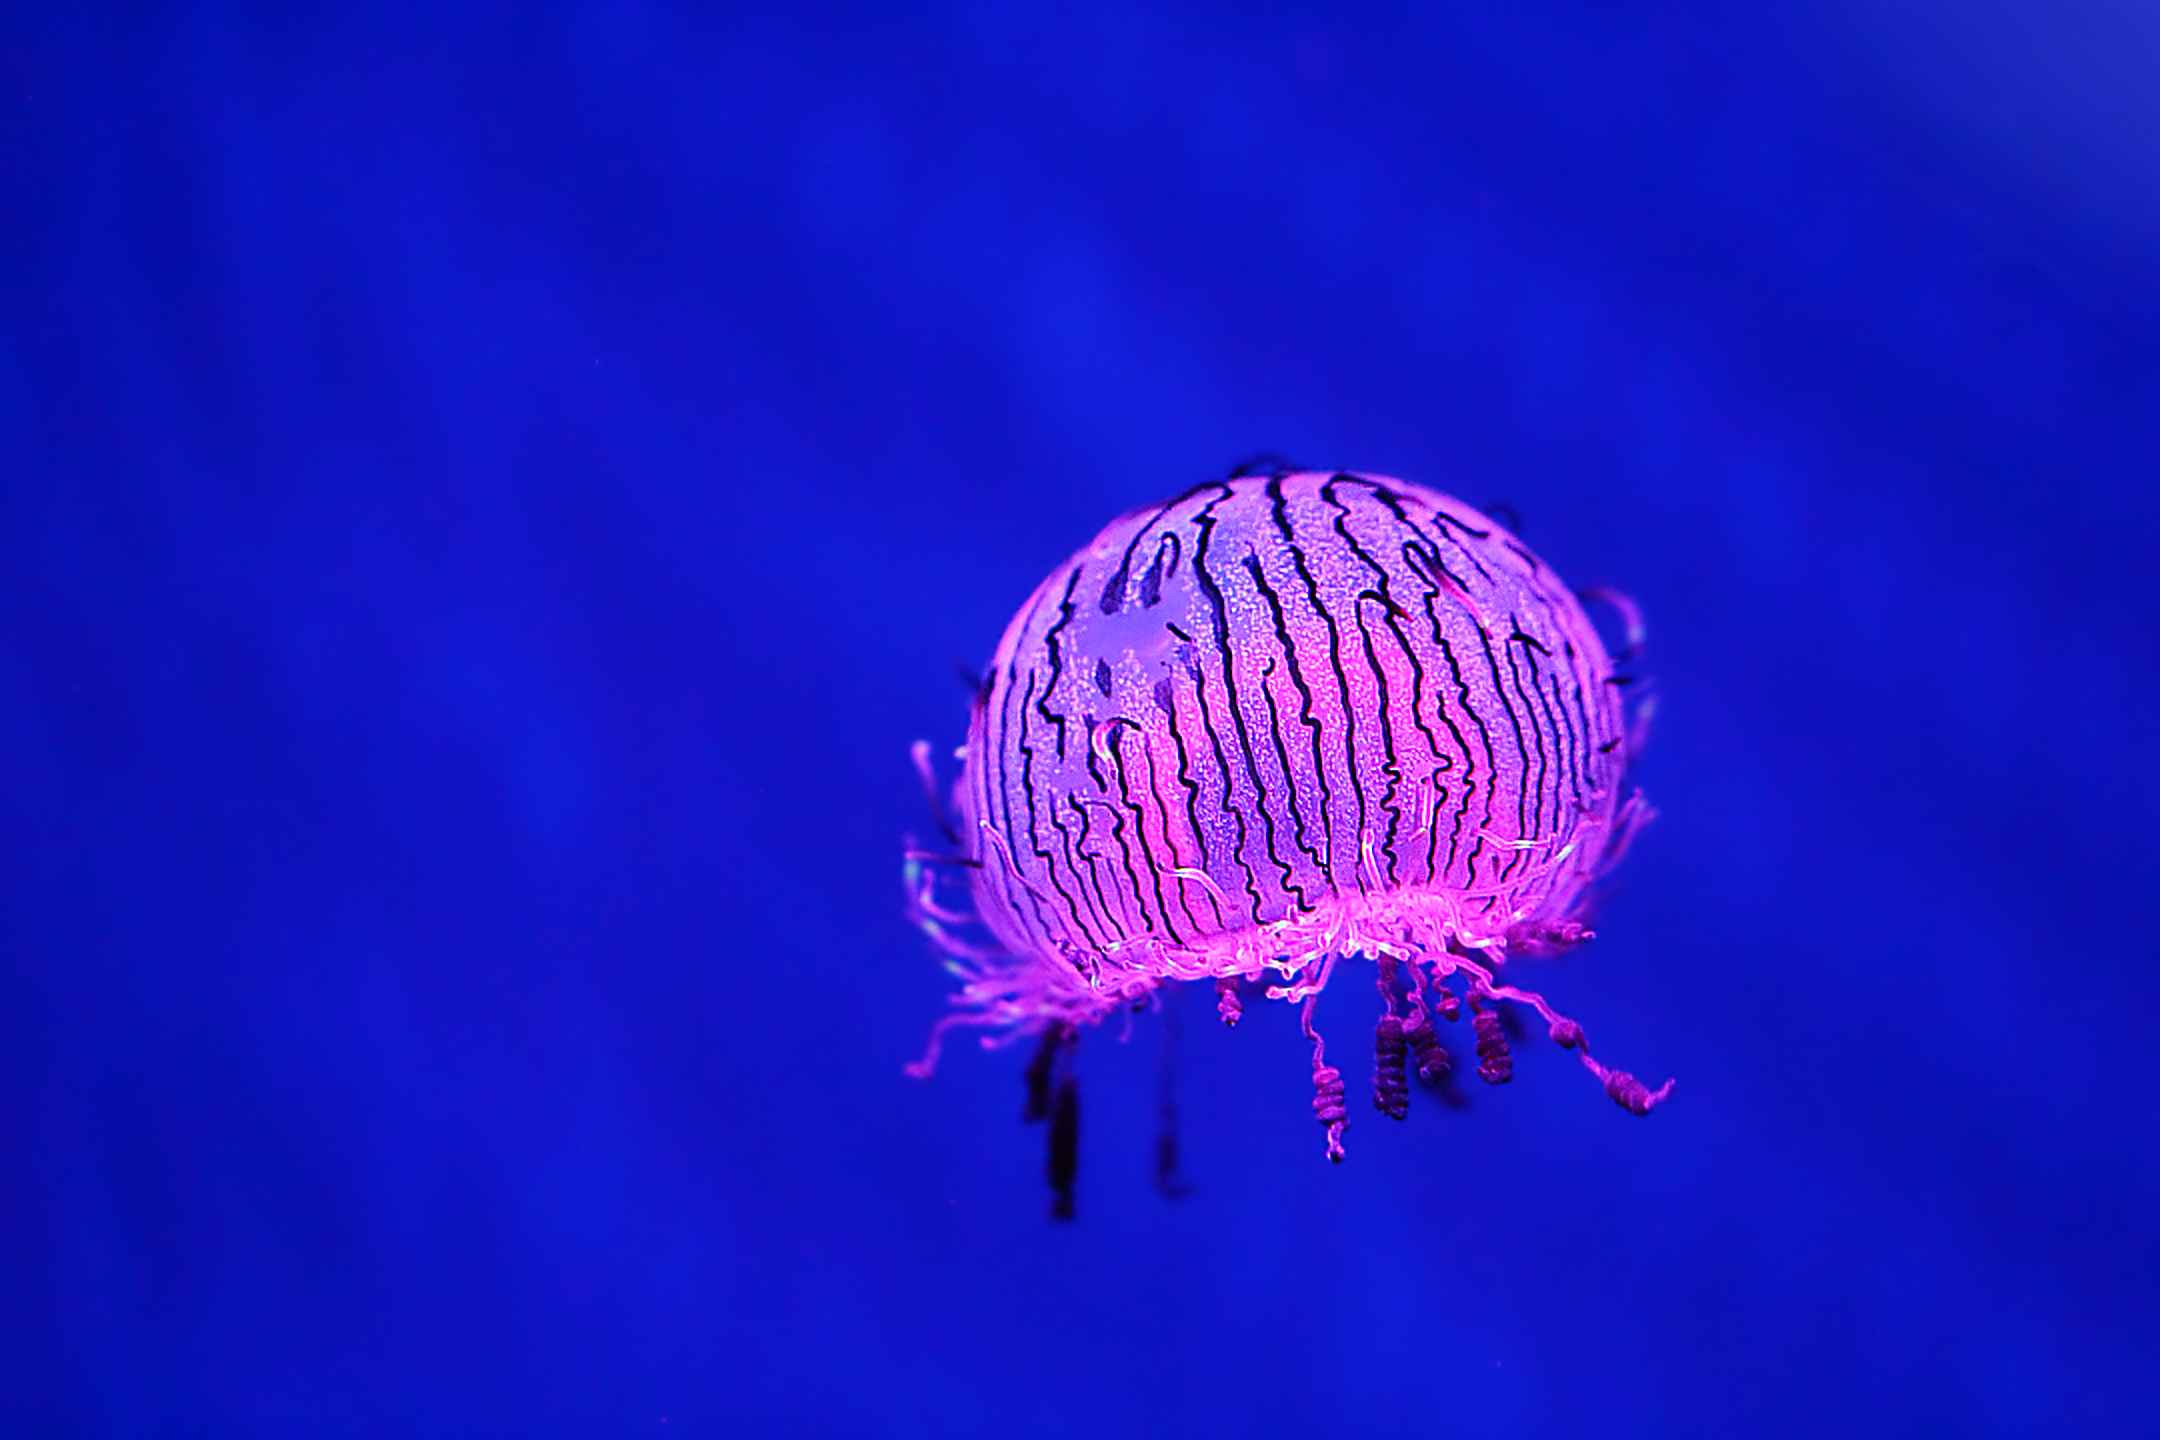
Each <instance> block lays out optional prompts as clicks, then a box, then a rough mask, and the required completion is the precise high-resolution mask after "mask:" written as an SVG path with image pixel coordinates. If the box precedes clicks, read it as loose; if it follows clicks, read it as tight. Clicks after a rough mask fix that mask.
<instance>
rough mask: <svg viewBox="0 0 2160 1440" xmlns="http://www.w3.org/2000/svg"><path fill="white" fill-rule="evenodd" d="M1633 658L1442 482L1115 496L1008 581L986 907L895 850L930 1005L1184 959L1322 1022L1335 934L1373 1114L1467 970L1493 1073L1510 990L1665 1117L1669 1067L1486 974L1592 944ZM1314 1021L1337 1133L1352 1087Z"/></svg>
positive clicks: (1081, 1008) (1431, 1051) (1059, 997)
mask: <svg viewBox="0 0 2160 1440" xmlns="http://www.w3.org/2000/svg"><path fill="white" fill-rule="evenodd" d="M1613 603H1615V605H1616V606H1617V607H1618V608H1619V609H1620V610H1621V613H1622V614H1623V615H1624V616H1625V617H1626V618H1627V620H1628V622H1629V625H1630V629H1631V635H1632V633H1633V632H1634V631H1635V629H1636V628H1637V627H1636V623H1635V620H1634V615H1633V610H1632V607H1629V606H1627V605H1626V603H1625V602H1624V601H1618V600H1615V601H1614V602H1613ZM1624 683H1625V682H1624V681H1623V680H1622V679H1621V677H1617V676H1616V675H1615V674H1614V671H1613V665H1612V661H1611V659H1610V658H1609V657H1608V655H1607V652H1606V649H1605V646H1604V644H1603V643H1602V642H1601V641H1600V639H1599V637H1598V634H1597V631H1596V630H1595V628H1594V627H1593V626H1592V625H1591V623H1590V621H1589V619H1588V617H1587V616H1586V615H1585V614H1584V611H1583V608H1582V604H1581V603H1580V602H1579V601H1578V599H1577V597H1576V595H1575V594H1574V593H1573V592H1572V591H1570V590H1569V589H1568V588H1567V587H1566V586H1564V585H1563V584H1562V583H1561V582H1560V581H1559V579H1558V577H1556V576H1555V575H1554V574H1553V573H1552V572H1551V571H1550V570H1549V569H1547V568H1546V567H1545V566H1544V565H1543V564H1542V563H1540V562H1539V561H1538V559H1537V558H1536V557H1535V556H1534V555H1532V554H1531V553H1530V551H1529V550H1528V549H1526V548H1524V547H1523V545H1522V544H1521V543H1520V542H1519V541H1517V540H1516V539H1515V537H1514V536H1512V535H1510V534H1509V533H1508V532H1507V531H1506V530H1505V529H1503V528H1502V527H1501V526H1500V525H1498V524H1496V523H1495V522H1494V521H1492V520H1491V519H1490V518H1488V517H1486V516H1484V515H1482V514H1480V513H1478V512H1477V511H1475V510H1473V509H1471V508H1470V507H1468V506H1466V505H1463V504H1461V503H1460V502H1458V501H1455V500H1452V499H1450V498H1448V497H1446V496H1444V495H1440V494H1437V493H1435V492H1433V491H1430V490H1425V489H1421V488H1419V487H1417V486H1414V485H1409V484H1405V483H1403V482H1401V481H1397V480H1389V479H1383V478H1379V477H1370V476H1356V475H1347V474H1327V473H1318V472H1308V473H1295V474H1277V475H1273V476H1267V475H1258V476H1244V477H1240V478H1235V479H1232V480H1227V481H1223V482H1220V483H1215V484H1209V485H1203V486H1198V487H1195V488H1194V489H1193V490H1190V491H1188V492H1186V493H1185V494H1183V495H1181V496H1179V497H1177V498H1175V499H1173V500H1171V501H1169V502H1167V503H1165V504H1163V505H1160V506H1154V507H1149V508H1147V509H1144V510H1138V511H1134V512H1133V513H1131V514H1129V515H1126V516H1124V517H1122V518H1121V519H1119V520H1117V521H1116V522H1114V523H1113V524H1112V525H1110V527H1109V528H1108V529H1106V530H1104V531H1103V533H1102V534H1101V535H1099V536H1097V537H1096V539H1095V540H1094V541H1093V543H1091V544H1090V545H1088V546H1087V547H1086V548H1085V549H1083V550H1081V551H1080V552H1079V553H1078V554H1076V555H1075V556H1073V557H1072V559H1071V560H1070V561H1068V562H1067V563H1066V564H1065V565H1063V566H1061V567H1060V568H1059V569H1058V570H1057V571H1056V572H1055V573H1053V574H1052V575H1051V576H1050V577H1049V578H1048V579H1047V580H1045V581H1044V582H1043V583H1042V585H1041V586H1040V587H1038V588H1037V590H1036V592H1035V594H1034V595H1033V596H1031V597H1030V598H1029V600H1028V602H1027V603H1026V604H1025V605H1024V606H1022V607H1021V609H1020V612H1019V614H1018V615H1016V616H1015V617H1014V619H1013V621H1012V624H1011V625H1010V626H1009V627H1008V628H1007V630H1006V632H1005V636H1004V639H1003V640H1002V641H1001V642H1000V643H999V645H998V648H997V652H996V654H995V656H994V657H993V659H992V661H991V664H990V667H989V671H988V673H987V674H986V675H985V677H984V683H983V686H982V689H981V690H980V692H979V693H978V696H977V703H976V705H975V708H974V713H973V716H972V718H971V721H970V724H969V729H968V741H967V747H966V749H965V751H964V752H963V754H964V758H965V768H964V772H963V774H962V776H961V779H960V781H959V784H958V785H957V787H956V789H955V794H954V799H955V802H956V803H955V807H954V808H955V810H956V811H957V815H958V825H957V840H958V843H959V846H960V848H961V852H962V853H961V856H960V857H959V861H960V864H962V865H963V866H965V867H966V873H967V877H968V882H969V889H970V893H971V898H972V900H973V903H974V907H975V911H974V915H972V916H969V915H966V914H965V913H964V912H960V911H957V910H953V909H948V908H946V907H945V906H944V905H943V904H941V903H940V901H939V900H938V898H937V893H936V884H935V882H936V879H937V874H936V872H935V871H932V870H928V869H925V868H923V862H925V861H928V860H930V859H932V858H934V857H929V856H926V855H923V854H921V853H920V852H912V851H911V859H910V865H909V872H908V873H909V881H910V893H911V897H912V900H913V903H914V906H915V910H916V914H917V918H918V919H919V920H920V921H921V923H922V924H923V925H924V928H925V929H926V930H928V931H929V932H930V933H931V934H932V936H933V938H934V939H936V940H937V941H938V942H939V944H940V945H941V946H942V947H943V948H945V949H946V951H947V953H948V954H949V955H950V956H951V957H952V959H951V964H952V968H953V969H954V970H955V971H956V972H957V973H959V974H960V975H961V977H962V979H963V982H964V985H963V989H962V991H961V993H960V995H959V996H958V997H957V998H956V1004H957V1005H958V1006H959V1010H958V1012H957V1013H956V1014H955V1015H953V1016H951V1017H948V1019H947V1020H946V1021H945V1022H943V1023H942V1024H941V1025H940V1026H939V1030H940V1032H942V1031H943V1030H944V1029H945V1028H947V1027H948V1026H951V1025H954V1024H961V1025H979V1026H984V1027H987V1028H988V1029H989V1030H990V1031H991V1032H992V1033H991V1034H990V1035H989V1036H988V1037H986V1043H998V1042H999V1041H1000V1040H1005V1039H1012V1038H1017V1037H1019V1036H1023V1035H1028V1034H1034V1033H1039V1032H1041V1031H1042V1030H1044V1029H1045V1028H1046V1027H1050V1026H1080V1025H1086V1024H1089V1023H1092V1022H1094V1021H1097V1020H1100V1019H1102V1018H1103V1017H1104V1016H1106V1015H1107V1014H1109V1013H1110V1012H1111V1011H1113V1010H1115V1009H1118V1008H1120V1007H1123V1006H1129V1005H1131V1004H1132V1003H1133V1002H1135V1001H1138V1000H1142V999H1144V998H1146V997H1148V996H1149V995H1151V994H1152V993H1153V992H1154V991H1155V989H1156V988H1157V987H1158V986H1160V985H1161V984H1162V983H1163V982H1165V981H1169V980H1201V979H1214V980H1216V981H1218V982H1219V983H1221V984H1222V987H1223V994H1222V1001H1221V1003H1222V1008H1223V1014H1224V1018H1225V1020H1226V1021H1232V1022H1234V1021H1235V1018H1236V1016H1237V1013H1238V1011H1239V1006H1240V1002H1239V1000H1238V996H1237V990H1236V982H1237V981H1239V980H1256V979H1260V978H1262V977H1263V976H1269V977H1272V979H1273V982H1274V983H1272V984H1270V985H1269V987H1268V989H1267V992H1266V993H1267V994H1268V995H1269V996H1270V998H1287V999H1291V1000H1303V1001H1305V1002H1306V1006H1305V1009H1306V1015H1305V1024H1306V1029H1307V1032H1308V1034H1310V1033H1311V1030H1312V1026H1311V1003H1310V1002H1311V997H1312V996H1314V995H1315V994H1317V993H1318V991H1319V990H1320V988H1321V987H1322V986H1323V985H1325V984H1326V982H1327V980H1328V977H1329V975H1330V973H1331V971H1332V970H1333V968H1334V965H1335V962H1336V960H1337V959H1338V958H1339V957H1343V956H1350V955H1356V954H1366V955H1371V956H1373V957H1375V958H1378V959H1379V960H1380V961H1381V967H1382V968H1381V977H1380V978H1381V981H1382V985H1381V989H1382V994H1383V997H1384V1012H1385V1013H1384V1014H1383V1016H1382V1018H1381V1022H1380V1027H1379V1030H1378V1032H1377V1034H1376V1042H1375V1043H1376V1052H1375V1053H1376V1060H1377V1064H1378V1068H1377V1070H1376V1081H1375V1083H1376V1092H1375V1093H1376V1101H1377V1102H1378V1103H1379V1105H1380V1108H1381V1109H1382V1110H1383V1111H1386V1112H1387V1113H1391V1114H1396V1115H1400V1114H1401V1113H1402V1108H1403V1104H1402V1102H1403V1098H1404V1096H1403V1094H1401V1093H1398V1091H1399V1090H1400V1086H1399V1085H1398V1083H1397V1080H1398V1079H1399V1077H1400V1076H1401V1074H1402V1073H1403V1066H1404V1063H1405V1061H1404V1058H1403V1056H1404V1052H1405V1051H1406V1050H1407V1049H1412V1048H1414V1049H1415V1050H1416V1051H1417V1053H1418V1061H1419V1067H1418V1068H1419V1070H1420V1073H1421V1075H1423V1076H1424V1077H1425V1078H1427V1079H1428V1080H1433V1079H1435V1078H1436V1077H1435V1075H1434V1073H1433V1072H1434V1071H1435V1069H1437V1070H1438V1072H1439V1074H1445V1071H1446V1066H1447V1064H1448V1059H1447V1056H1446V1052H1445V1050H1444V1048H1442V1047H1440V1046H1439V1045H1438V1043H1437V1040H1436V1039H1435V1038H1434V1027H1433V1026H1432V1024H1431V1017H1432V1015H1433V1013H1435V1011H1437V1012H1438V1013H1440V1014H1442V1015H1444V1016H1447V1017H1448V1018H1452V1016H1453V1013H1454V1012H1456V1011H1457V1010H1459V1003H1458V1002H1457V1001H1456V999H1455V997H1454V994H1453V993H1452V991H1451V990H1449V989H1447V988H1446V986H1447V982H1449V981H1451V980H1459V983H1460V984H1461V985H1462V986H1463V988H1464V989H1465V991H1466V998H1467V999H1468V1000H1469V1002H1470V1008H1471V1010H1472V1018H1473V1020H1474V1021H1475V1022H1477V1023H1476V1030H1477V1039H1478V1053H1479V1056H1480V1059H1481V1062H1482V1063H1481V1066H1480V1073H1481V1074H1483V1075H1484V1076H1485V1078H1487V1079H1488V1080H1500V1079H1505V1078H1507V1071H1508V1069H1509V1064H1508V1062H1507V1057H1506V1044H1505V1039H1504V1037H1503V1036H1502V1035H1501V1032H1500V1029H1499V1026H1498V1022H1497V1019H1495V1018H1494V1017H1493V1015H1492V1014H1491V1011H1490V1008H1489V1007H1490V1006H1491V1005H1492V1004H1493V1003H1496V1002H1498V1001H1502V1000H1507V1001H1516V1002H1520V1003H1524V1004H1528V1005H1530V1006H1533V1007H1534V1008H1535V1009H1537V1010H1538V1011H1539V1012H1540V1013H1541V1014H1542V1015H1543V1016H1544V1018H1545V1020H1546V1022H1547V1024H1548V1026H1549V1027H1550V1032H1551V1034H1552V1036H1553V1038H1554V1039H1555V1040H1557V1041H1559V1042H1560V1043H1562V1044H1563V1045H1566V1046H1568V1047H1569V1048H1571V1049H1574V1050H1576V1051H1577V1053H1578V1054H1579V1055H1580V1056H1581V1058H1582V1060H1583V1063H1584V1064H1585V1065H1586V1066H1588V1067H1589V1068H1590V1069H1591V1070H1592V1071H1593V1073H1595V1074H1596V1075H1598V1076H1599V1078H1600V1079H1601V1080H1603V1081H1605V1083H1606V1088H1607V1090H1608V1092H1609V1093H1611V1094H1612V1096H1613V1098H1614V1099H1615V1100H1617V1101H1618V1102H1619V1103H1620V1104H1622V1105H1623V1106H1624V1107H1626V1108H1629V1109H1631V1110H1635V1111H1636V1112H1638V1113H1642V1112H1645V1111H1647V1110H1648V1109H1649V1108H1650V1107H1651V1106H1652V1105H1653V1104H1655V1103H1656V1102H1657V1101H1658V1100H1659V1099H1662V1098H1663V1096H1664V1094H1665V1091H1664V1090H1660V1091H1657V1092H1651V1091H1649V1090H1647V1089H1646V1088H1645V1087H1643V1086H1642V1085H1641V1084H1640V1083H1639V1082H1637V1081H1635V1080H1634V1079H1633V1078H1632V1077H1630V1076H1627V1075H1626V1074H1624V1073H1623V1072H1617V1071H1612V1070H1608V1069H1607V1068H1606V1067H1604V1066H1602V1065H1600V1064H1598V1063H1597V1062H1596V1061H1595V1060H1593V1059H1591V1058H1590V1056H1589V1053H1588V1050H1587V1047H1586V1046H1585V1045H1584V1044H1583V1041H1582V1032H1581V1028H1580V1027H1579V1026H1576V1025H1575V1024H1574V1022H1572V1021H1568V1020H1565V1019H1563V1018H1562V1017H1560V1016H1559V1015H1557V1014H1555V1013H1554V1012H1553V1011H1552V1010H1551V1009H1550V1007H1548V1006H1547V1005H1546V1004H1545V1003H1544V1001H1543V1000H1542V999H1540V998H1538V997H1537V996H1535V995H1533V994H1530V993H1529V992H1526V991H1521V990H1518V989H1516V988H1514V987H1512V986H1509V985H1505V984H1503V983H1501V981H1500V980H1499V978H1498V974H1499V971H1500V969H1501V967H1502V965H1503V964H1504V962H1505V961H1506V959H1507V957H1508V955H1509V954H1510V953H1511V952H1521V951H1525V950H1529V951H1541V950H1549V949H1552V948H1556V947H1560V946H1565V945H1569V944H1573V943H1575V942H1577V941H1579V940H1582V939H1585V938H1588V935H1589V931H1588V930H1587V929H1586V928H1585V926H1584V924H1583V921H1584V918H1585V903H1586V895H1587V891H1588V888H1589V886H1590V883H1591V882H1592V881H1593V880H1594V879H1595V878H1596V877H1597V876H1598V875H1599V874H1601V873H1603V871H1605V870H1606V869H1608V868H1609V867H1610V866H1611V865H1612V864H1613V863H1615V862H1616V861H1617V860H1618V859H1619V858H1620V854H1621V852H1622V851H1623V850H1624V848H1625V846H1626V843H1627V840H1628V838H1629V836H1630V835H1631V834H1632V832H1633V831H1634V829H1635V828H1636V826H1638V825H1639V824H1640V823H1641V822H1642V821H1643V820H1645V819H1647V818H1648V815H1649V810H1648V807H1647V806H1646V805H1645V804H1644V803H1643V802H1642V800H1641V798H1640V796H1639V794H1635V795H1629V796H1627V797H1626V798H1625V799H1623V779H1624V776H1625V772H1626V769H1627V765H1628V761H1629V759H1630V757H1631V755H1632V753H1633V752H1634V751H1635V749H1636V748H1637V747H1638V746H1639V743H1640V740H1641V734H1640V731H1641V729H1642V726H1641V723H1640V722H1641V720H1642V719H1643V718H1646V715H1647V710H1646V708H1645V710H1644V713H1643V714H1642V715H1639V716H1638V717H1637V720H1636V723H1635V726H1634V728H1635V730H1636V732H1637V733H1635V734H1633V735H1631V734H1630V733H1629V728H1630V727H1629V721H1628V717H1627V716H1626V714H1625V713H1624V706H1623V699H1624V692H1623V685H1624ZM918 763H919V764H923V765H924V766H925V768H926V770H927V757H926V750H925V749H924V747H918ZM971 920H979V922H980V924H981V925H982V926H983V927H985V928H986V929H987V930H988V932H989V936H990V937H991V938H992V939H993V940H994V943H993V944H986V943H982V942H980V941H975V940H970V939H969V938H967V937H966V936H965V935H964V934H962V933H960V932H959V931H958V930H956V928H955V927H956V926H959V925H962V924H965V923H967V922H969V921H971ZM1429 985H1431V986H1436V987H1439V988H1438V989H1437V992H1436V999H1435V1000H1434V1001H1433V1002H1432V1003H1430V1004H1429V1003H1428V1001H1427V998H1426V991H1427V987H1428V986H1429ZM1312 1038H1313V1042H1314V1060H1313V1064H1314V1075H1315V1086H1316V1094H1317V1096H1318V1098H1317V1099H1316V1101H1315V1108H1316V1111H1317V1112H1318V1113H1319V1116H1320V1119H1321V1121H1322V1123H1323V1125H1324V1126H1326V1127H1327V1130H1328V1150H1329V1153H1330V1154H1331V1155H1333V1156H1335V1157H1336V1158H1340V1155H1341V1153H1342V1152H1341V1144H1340V1139H1341V1131H1342V1124H1343V1113H1342V1104H1341V1094H1342V1085H1341V1080H1340V1076H1339V1073H1338V1072H1336V1071H1335V1070H1334V1068H1333V1067H1331V1066H1328V1065H1327V1064H1326V1062H1325V1055H1324V1049H1323V1047H1322V1046H1321V1044H1320V1041H1319V1038H1318V1036H1317V1035H1313V1037H1312ZM936 1049H937V1045H936V1037H935V1036H933V1041H932V1046H931V1051H930V1053H929V1054H927V1055H926V1056H925V1057H924V1061H923V1062H922V1063H921V1065H920V1067H919V1068H920V1069H921V1070H923V1071H925V1072H926V1071H927V1070H928V1069H929V1067H930V1065H931V1064H933V1063H934V1061H935V1057H936ZM1435 1052H1437V1058H1435ZM1667 1088H1669V1085H1668V1087H1667Z"/></svg>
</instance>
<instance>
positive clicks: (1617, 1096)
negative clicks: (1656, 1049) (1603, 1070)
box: [1605, 1070, 1673, 1115]
mask: <svg viewBox="0 0 2160 1440" xmlns="http://www.w3.org/2000/svg"><path fill="white" fill-rule="evenodd" d="M1672 1092H1673V1082H1672V1081H1671V1080H1667V1081H1666V1082H1665V1083H1664V1084H1663V1085H1660V1086H1658V1088H1657V1089H1655V1090H1652V1089H1651V1088H1650V1087H1649V1086H1647V1085H1645V1084H1643V1083H1642V1081H1640V1080H1638V1079H1636V1078H1635V1077H1634V1076H1633V1075H1630V1074H1629V1073H1628V1072H1627V1071H1625V1070H1615V1071H1612V1072H1611V1073H1610V1074H1608V1075H1607V1076H1606V1077H1605V1093H1606V1094H1607V1095H1610V1096H1611V1097H1612V1099H1613V1103H1614V1104H1615V1105H1618V1106H1619V1107H1620V1108H1621V1109H1623V1110H1625V1111H1627V1112H1628V1113H1629V1114H1630V1115H1648V1114H1649V1113H1650V1112H1651V1111H1652V1110H1655V1109H1656V1108H1657V1107H1658V1106H1660V1105H1662V1104H1664V1103H1665V1101H1666V1100H1667V1099H1668V1098H1670V1097H1671V1095H1672Z"/></svg>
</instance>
